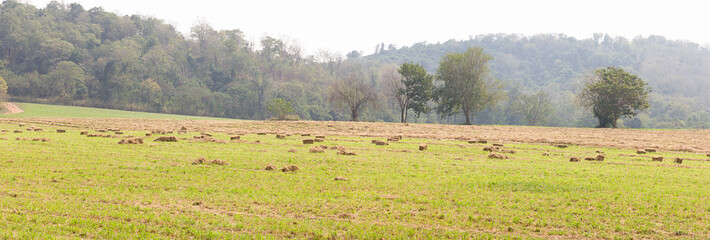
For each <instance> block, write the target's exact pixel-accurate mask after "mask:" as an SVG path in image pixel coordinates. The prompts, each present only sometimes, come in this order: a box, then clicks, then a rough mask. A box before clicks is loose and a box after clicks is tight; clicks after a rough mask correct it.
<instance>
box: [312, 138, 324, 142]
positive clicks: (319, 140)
mask: <svg viewBox="0 0 710 240" xmlns="http://www.w3.org/2000/svg"><path fill="white" fill-rule="evenodd" d="M313 140H314V141H315V142H324V141H325V139H323V138H316V139H313Z"/></svg>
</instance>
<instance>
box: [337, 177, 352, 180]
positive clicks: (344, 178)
mask: <svg viewBox="0 0 710 240" xmlns="http://www.w3.org/2000/svg"><path fill="white" fill-rule="evenodd" d="M333 180H335V181H350V179H348V178H346V177H335V178H334V179H333Z"/></svg>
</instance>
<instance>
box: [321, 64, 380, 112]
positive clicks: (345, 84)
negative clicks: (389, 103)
mask: <svg viewBox="0 0 710 240" xmlns="http://www.w3.org/2000/svg"><path fill="white" fill-rule="evenodd" d="M355 68H356V69H354V70H353V69H350V71H349V72H347V73H345V77H343V78H341V79H340V80H335V82H333V83H332V85H331V87H330V93H329V99H330V101H331V102H332V103H333V104H334V105H335V106H337V107H346V108H347V109H348V110H349V111H350V119H351V120H352V121H357V120H358V116H359V113H360V111H361V110H362V109H363V108H365V107H367V106H368V105H372V106H375V104H376V100H377V92H376V91H375V84H374V83H372V82H366V81H365V78H364V77H363V76H362V73H360V67H355Z"/></svg>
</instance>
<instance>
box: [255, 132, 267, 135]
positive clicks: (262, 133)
mask: <svg viewBox="0 0 710 240" xmlns="http://www.w3.org/2000/svg"><path fill="white" fill-rule="evenodd" d="M256 135H262V136H263V135H266V133H265V132H260V133H256Z"/></svg>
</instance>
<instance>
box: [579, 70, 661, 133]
mask: <svg viewBox="0 0 710 240" xmlns="http://www.w3.org/2000/svg"><path fill="white" fill-rule="evenodd" d="M647 85H648V84H646V82H644V81H643V80H641V78H639V77H638V76H636V75H634V74H631V73H629V72H626V71H624V69H622V68H617V67H607V68H602V69H598V70H596V71H595V72H594V74H592V75H590V76H588V77H587V78H586V79H585V81H584V85H583V87H582V90H581V91H580V92H579V93H578V94H577V101H578V102H579V103H580V105H582V106H583V107H585V108H587V109H589V110H591V111H592V113H593V114H594V117H596V118H597V119H599V126H598V127H603V128H608V127H612V128H616V127H617V120H618V119H619V118H620V117H632V116H636V114H637V113H638V111H643V110H646V109H648V108H649V104H648V99H647V98H648V93H649V92H651V89H650V87H648V86H647Z"/></svg>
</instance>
